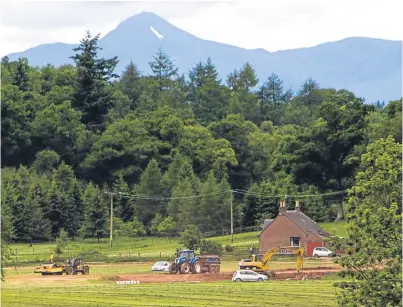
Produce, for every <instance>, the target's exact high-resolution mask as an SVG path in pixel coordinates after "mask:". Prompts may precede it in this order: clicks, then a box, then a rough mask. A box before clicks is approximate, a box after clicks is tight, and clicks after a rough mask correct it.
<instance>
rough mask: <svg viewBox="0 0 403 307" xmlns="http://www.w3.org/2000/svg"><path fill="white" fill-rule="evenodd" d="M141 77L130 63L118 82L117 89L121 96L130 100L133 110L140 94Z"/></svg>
mask: <svg viewBox="0 0 403 307" xmlns="http://www.w3.org/2000/svg"><path fill="white" fill-rule="evenodd" d="M140 77H141V75H140V72H139V70H138V69H137V67H136V65H134V64H133V62H132V61H131V62H130V64H129V65H128V66H126V69H125V70H124V71H123V74H122V77H121V78H120V80H119V87H120V89H121V91H122V93H123V94H125V95H126V96H127V97H129V99H130V100H131V105H132V107H133V108H134V107H135V106H136V105H137V102H138V99H139V98H140V94H141V90H142V87H141V81H140V80H141V79H140Z"/></svg>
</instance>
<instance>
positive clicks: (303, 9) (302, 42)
mask: <svg viewBox="0 0 403 307" xmlns="http://www.w3.org/2000/svg"><path fill="white" fill-rule="evenodd" d="M0 5H1V10H0V46H1V48H0V56H3V55H5V54H8V53H11V52H18V51H23V50H25V49H27V48H30V47H33V46H36V45H39V44H43V43H52V42H57V41H61V42H66V43H77V42H78V41H79V40H80V39H81V38H82V36H83V35H84V33H85V30H86V29H89V30H91V32H93V33H95V32H97V33H98V32H101V34H102V35H105V34H106V33H107V32H108V31H111V30H113V29H114V28H115V27H116V26H117V25H118V24H119V23H120V22H121V21H123V20H124V19H126V18H128V17H130V16H132V15H135V14H137V13H139V12H141V11H151V12H154V13H156V14H158V15H160V16H161V17H163V18H164V19H166V20H168V21H169V22H170V23H172V24H173V25H175V26H177V27H179V28H182V29H184V30H185V31H187V32H190V33H192V34H194V35H196V36H198V37H200V38H203V39H208V40H214V41H217V42H222V43H227V44H231V45H235V46H239V47H243V48H250V49H253V48H264V49H266V50H269V51H276V50H284V49H292V48H299V47H309V46H314V45H317V44H320V43H324V42H329V41H336V40H340V39H343V38H346V37H351V36H366V37H374V38H384V39H393V40H402V39H403V37H402V36H403V32H402V31H401V30H400V31H399V29H400V28H401V25H398V22H399V20H401V12H402V11H401V9H400V6H401V4H400V1H398V0H382V1H379V0H377V1H375V0H365V1H364V0H326V1H323V0H304V1H301V0H281V1H278V0H276V1H273V0H266V1H254V0H247V1H221V2H216V1H198V2H196V1H176V2H173V1H159V2H157V1H148V2H140V1H130V2H129V1H119V2H118V1H108V2H106V1H86V2H85V1H69V2H62V1H42V2H37V1H36V2H33V1H22V0H0ZM157 30H158V29H157ZM162 34H163V33H162Z"/></svg>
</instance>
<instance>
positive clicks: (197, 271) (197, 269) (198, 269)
mask: <svg viewBox="0 0 403 307" xmlns="http://www.w3.org/2000/svg"><path fill="white" fill-rule="evenodd" d="M201 271H202V266H201V262H200V261H196V262H195V264H194V265H193V267H192V273H193V274H200V273H201Z"/></svg>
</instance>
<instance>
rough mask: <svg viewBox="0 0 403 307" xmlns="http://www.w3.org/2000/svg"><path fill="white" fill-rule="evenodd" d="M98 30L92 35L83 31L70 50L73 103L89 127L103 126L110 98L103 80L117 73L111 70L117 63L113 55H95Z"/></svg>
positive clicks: (95, 128) (94, 128) (98, 49)
mask: <svg viewBox="0 0 403 307" xmlns="http://www.w3.org/2000/svg"><path fill="white" fill-rule="evenodd" d="M99 37H100V34H98V35H96V36H94V37H92V36H91V33H90V32H89V31H87V33H86V35H85V37H84V38H83V39H82V40H81V41H80V45H79V46H78V47H77V48H74V49H73V50H74V51H75V52H76V54H75V55H74V56H72V57H70V58H71V59H73V60H74V62H75V64H76V67H77V73H78V79H77V84H76V90H75V95H74V101H73V106H74V107H75V108H76V109H77V110H78V111H80V112H82V115H83V118H82V121H83V123H84V124H86V125H87V126H88V127H89V128H91V129H92V130H101V131H102V130H104V128H105V121H106V118H105V116H106V114H107V112H108V109H109V108H110V107H111V104H112V101H113V98H112V92H111V91H110V89H109V87H108V85H107V83H108V82H110V80H111V79H112V78H115V77H118V76H117V75H116V74H115V73H114V72H113V71H114V69H115V67H116V65H117V64H118V60H117V57H113V58H110V59H104V58H98V52H99V51H100V50H102V48H100V47H99V46H98V41H99Z"/></svg>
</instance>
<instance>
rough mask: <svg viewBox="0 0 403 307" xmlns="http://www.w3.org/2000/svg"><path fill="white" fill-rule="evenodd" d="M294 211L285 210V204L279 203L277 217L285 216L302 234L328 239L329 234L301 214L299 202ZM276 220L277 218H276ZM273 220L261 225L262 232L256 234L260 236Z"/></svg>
mask: <svg viewBox="0 0 403 307" xmlns="http://www.w3.org/2000/svg"><path fill="white" fill-rule="evenodd" d="M295 208H296V210H286V204H285V202H283V201H281V202H280V211H279V216H286V217H287V218H289V219H290V220H291V221H292V222H293V223H294V224H295V225H297V227H298V228H300V229H301V230H302V231H303V232H305V233H308V232H311V233H314V234H316V235H319V236H323V237H329V236H330V235H329V233H327V232H326V231H324V230H323V229H322V228H321V227H320V226H319V225H318V224H317V223H316V222H315V221H313V220H312V219H311V218H310V217H309V216H307V215H306V214H304V213H303V212H301V210H300V207H299V201H297V202H296V207H295ZM276 218H277V217H276ZM274 220H275V219H271V220H265V221H264V224H263V229H262V231H261V232H260V233H259V234H258V236H260V235H261V234H262V233H263V232H264V231H265V230H266V229H267V228H269V226H270V225H271V224H272V223H273V221H274Z"/></svg>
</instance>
